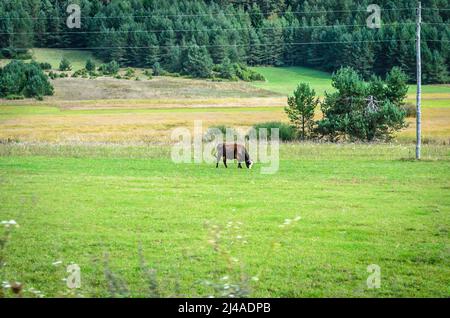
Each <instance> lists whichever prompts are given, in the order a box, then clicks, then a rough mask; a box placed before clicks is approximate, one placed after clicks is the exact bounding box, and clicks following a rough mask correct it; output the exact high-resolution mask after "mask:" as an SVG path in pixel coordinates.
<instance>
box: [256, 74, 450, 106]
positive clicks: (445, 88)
mask: <svg viewBox="0 0 450 318" xmlns="http://www.w3.org/2000/svg"><path fill="white" fill-rule="evenodd" d="M253 69H254V70H256V71H257V72H259V73H261V74H263V75H264V77H265V78H266V82H256V83H253V84H252V85H254V86H256V87H258V88H262V89H267V90H270V91H274V92H277V93H279V94H283V95H290V94H292V92H293V91H294V90H295V88H296V87H297V85H298V84H299V83H302V82H303V83H308V84H309V85H311V87H312V88H314V89H315V91H316V94H318V95H319V96H324V93H325V91H328V92H331V91H332V90H333V88H332V87H331V74H329V73H326V72H321V71H317V70H313V69H310V68H305V67H254V68H253ZM415 91H416V86H415V85H410V91H409V94H410V95H411V94H415ZM423 93H424V94H425V95H427V94H448V99H449V103H448V105H450V85H424V86H423ZM425 97H426V96H425Z"/></svg>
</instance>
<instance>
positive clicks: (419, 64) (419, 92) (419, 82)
mask: <svg viewBox="0 0 450 318" xmlns="http://www.w3.org/2000/svg"><path fill="white" fill-rule="evenodd" d="M421 24H422V3H421V2H420V1H419V6H418V8H417V30H416V55H417V101H416V103H417V111H416V113H417V116H416V134H417V144H416V159H417V160H420V148H421V144H422V112H421V101H422V57H421V51H420V30H421Z"/></svg>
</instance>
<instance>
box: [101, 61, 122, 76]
mask: <svg viewBox="0 0 450 318" xmlns="http://www.w3.org/2000/svg"><path fill="white" fill-rule="evenodd" d="M119 69H120V66H119V63H117V62H116V61H111V62H109V63H106V64H101V65H100V66H99V68H98V71H99V72H100V73H102V74H103V75H116V74H117V73H118V72H119Z"/></svg>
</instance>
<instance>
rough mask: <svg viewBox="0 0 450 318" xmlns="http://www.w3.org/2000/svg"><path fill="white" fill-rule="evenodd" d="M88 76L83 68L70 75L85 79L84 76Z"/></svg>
mask: <svg viewBox="0 0 450 318" xmlns="http://www.w3.org/2000/svg"><path fill="white" fill-rule="evenodd" d="M87 75H88V71H87V69H85V68H83V69H81V70H78V71H76V72H74V73H73V74H72V77H80V76H81V77H85V76H87Z"/></svg>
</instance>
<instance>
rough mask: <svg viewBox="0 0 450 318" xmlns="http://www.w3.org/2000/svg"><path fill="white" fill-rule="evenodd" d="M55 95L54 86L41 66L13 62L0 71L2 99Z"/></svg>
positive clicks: (0, 93)
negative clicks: (7, 97)
mask: <svg viewBox="0 0 450 318" xmlns="http://www.w3.org/2000/svg"><path fill="white" fill-rule="evenodd" d="M14 95H15V96H25V97H37V98H42V96H48V95H53V86H52V85H51V84H50V82H49V80H48V76H47V75H45V73H44V72H43V71H42V69H41V68H40V66H39V64H37V63H35V62H32V63H23V62H22V61H16V60H14V61H12V62H11V63H9V64H8V65H6V66H5V67H4V68H2V69H0V97H6V96H14Z"/></svg>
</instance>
